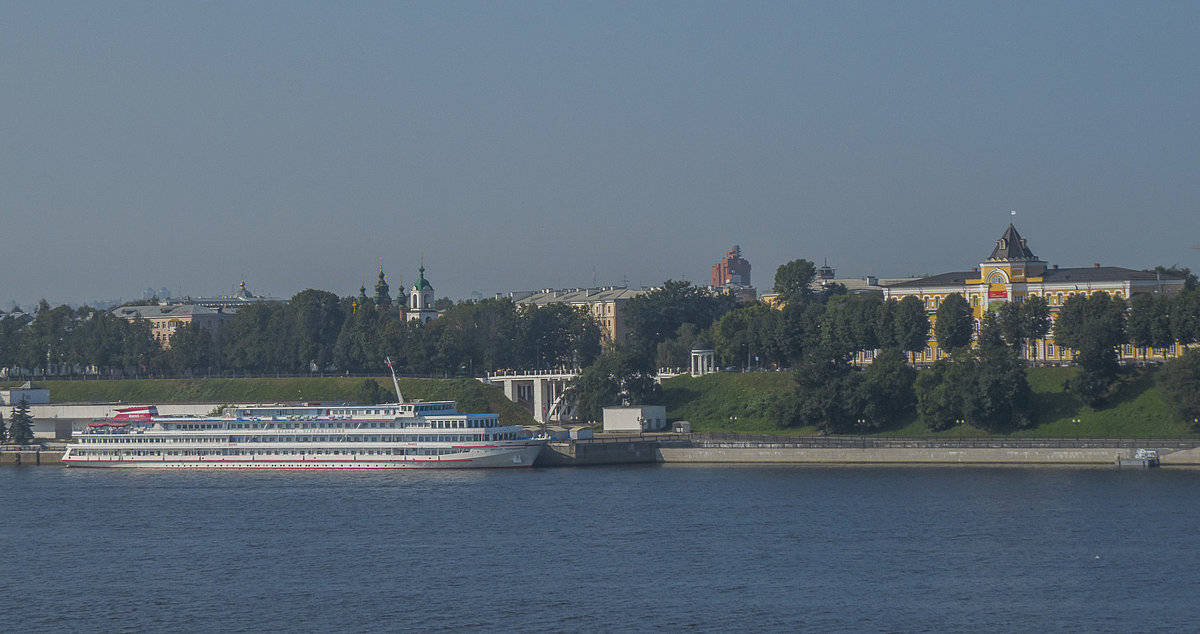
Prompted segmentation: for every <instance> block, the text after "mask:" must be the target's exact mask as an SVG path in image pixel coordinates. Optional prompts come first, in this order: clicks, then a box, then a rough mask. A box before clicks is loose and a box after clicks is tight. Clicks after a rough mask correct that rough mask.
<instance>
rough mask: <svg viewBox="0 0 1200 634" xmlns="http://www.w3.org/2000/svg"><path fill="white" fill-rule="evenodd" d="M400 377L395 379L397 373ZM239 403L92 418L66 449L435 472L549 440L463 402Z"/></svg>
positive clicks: (171, 462)
mask: <svg viewBox="0 0 1200 634" xmlns="http://www.w3.org/2000/svg"><path fill="white" fill-rule="evenodd" d="M393 381H394V377H393ZM396 396H397V398H398V400H399V402H397V403H391V404H385V405H320V404H303V405H285V404H274V405H239V406H234V407H231V408H228V409H227V410H226V411H225V413H224V414H223V415H221V416H215V417H197V416H159V415H158V410H157V408H156V407H154V406H144V407H130V408H124V409H119V410H117V413H116V416H114V417H113V418H112V419H109V420H103V421H96V422H93V423H89V425H88V429H87V430H86V431H85V432H83V433H82V434H80V435H79V437H78V442H76V443H72V444H71V445H70V446H69V447H68V449H67V451H66V453H65V454H64V455H63V458H62V461H63V463H65V464H67V465H70V466H80V467H144V468H146V467H148V468H174V469H205V468H220V469H231V468H232V469H262V468H267V469H430V468H457V469H463V468H486V467H509V468H511V467H531V466H533V462H534V460H535V459H536V458H537V455H538V453H539V452H540V451H541V449H542V446H543V445H545V443H546V441H545V439H543V438H528V437H524V436H526V433H525V429H524V428H523V427H520V426H501V425H500V415H499V414H459V413H458V411H457V404H456V403H454V402H453V401H430V402H422V401H416V402H411V403H409V402H405V401H404V398H403V396H401V394H400V388H399V385H397V386H396Z"/></svg>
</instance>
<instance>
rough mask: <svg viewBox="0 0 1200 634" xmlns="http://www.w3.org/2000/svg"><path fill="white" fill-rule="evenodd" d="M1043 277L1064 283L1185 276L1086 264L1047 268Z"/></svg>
mask: <svg viewBox="0 0 1200 634" xmlns="http://www.w3.org/2000/svg"><path fill="white" fill-rule="evenodd" d="M1042 279H1044V280H1045V282H1046V283H1047V284H1062V283H1066V282H1114V281H1121V282H1126V281H1129V282H1135V281H1141V282H1153V281H1155V280H1162V281H1164V282H1170V281H1182V280H1183V278H1180V277H1175V276H1174V275H1167V274H1165V273H1164V274H1163V275H1161V276H1160V275H1159V274H1157V273H1155V272H1154V271H1135V270H1134V269H1127V268H1124V267H1120V266H1084V267H1079V268H1071V269H1046V272H1045V273H1043V274H1042Z"/></svg>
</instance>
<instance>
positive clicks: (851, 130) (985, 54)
mask: <svg viewBox="0 0 1200 634" xmlns="http://www.w3.org/2000/svg"><path fill="white" fill-rule="evenodd" d="M1197 23H1200V5H1197V4H1195V3H1169V2H1165V3H1152V4H1144V5H1136V6H1135V5H1131V4H1129V3H1117V2H1051V3H1020V2H1018V3H957V4H956V3H941V2H910V3H887V2H839V3H815V2H749V3H736V4H730V3H718V2H691V1H689V2H682V1H664V2H657V3H638V2H608V3H595V4H583V3H534V2H519V3H504V4H497V3H487V2H447V3H424V4H421V3H416V4H410V3H390V2H364V3H358V4H355V5H353V6H350V7H344V6H340V5H333V4H315V5H297V4H295V3H284V2H263V3H232V2H228V3H220V2H218V3H188V2H184V3H170V4H164V5H155V4H151V5H141V4H139V5H132V4H123V3H120V2H118V3H104V4H95V3H86V2H72V1H67V2H62V3H32V4H28V5H22V6H21V7H20V8H19V9H16V8H14V9H12V10H10V11H8V12H6V16H5V20H4V23H3V24H0V60H3V62H2V63H0V81H3V83H4V85H6V86H9V87H10V90H8V91H6V98H5V99H4V100H2V101H0V138H3V139H4V142H5V149H6V151H5V152H4V153H3V154H2V155H0V218H2V219H3V223H0V239H3V243H2V244H3V250H2V251H0V253H3V256H4V259H5V261H6V263H7V265H6V268H7V271H8V275H6V276H5V278H4V282H3V283H2V284H0V302H3V306H4V307H6V308H7V307H8V306H9V305H10V303H11V302H14V301H15V302H17V303H18V304H20V305H22V306H25V307H28V306H32V305H35V304H36V302H38V301H39V300H40V299H42V298H45V299H46V300H47V301H49V302H50V303H52V304H60V303H73V304H78V303H91V302H95V301H98V300H104V299H115V298H122V299H125V300H130V299H136V298H138V297H140V295H141V291H142V289H145V288H147V287H151V288H162V287H165V288H168V289H171V290H172V292H173V293H175V294H185V295H193V296H195V295H213V294H221V293H222V292H225V290H224V289H228V288H230V287H231V286H236V284H237V283H238V282H240V281H242V280H245V281H246V283H247V285H248V286H249V287H250V288H251V290H252V291H254V292H255V293H263V294H271V295H275V296H280V297H290V296H292V295H293V294H295V293H296V292H299V291H301V290H304V289H305V288H319V289H323V290H328V291H331V292H334V293H337V294H339V295H349V294H354V293H356V292H357V289H358V286H359V284H360V283H362V282H363V281H365V282H366V283H367V286H368V287H371V286H372V285H373V280H374V276H375V274H376V273H377V272H378V266H379V258H380V257H382V258H383V262H384V267H385V269H386V271H387V273H388V274H389V278H390V280H391V284H392V286H393V288H395V287H396V286H398V285H399V283H400V281H401V279H400V276H401V275H403V284H404V286H406V287H408V286H411V284H412V282H413V280H414V279H415V277H416V273H417V267H418V266H419V264H420V262H421V258H422V253H423V254H424V256H423V257H424V263H425V266H426V268H427V272H428V276H429V279H430V281H431V282H432V284H433V286H434V288H435V289H436V291H437V295H438V296H439V297H443V296H444V297H449V298H452V299H465V298H470V297H472V296H475V294H478V295H479V296H484V297H488V296H492V295H494V294H495V293H503V292H508V291H515V290H533V289H540V288H564V287H584V286H591V285H593V281H594V284H595V285H602V286H603V285H621V284H622V283H624V282H625V281H627V282H628V285H629V286H630V287H634V288H637V287H642V286H652V285H657V284H660V283H661V282H662V281H664V280H666V279H687V280H689V281H691V282H693V283H697V284H705V283H707V281H708V280H709V278H710V269H711V267H712V265H713V263H714V262H716V261H717V260H718V259H719V258H720V257H721V255H722V254H723V253H724V252H725V251H726V250H728V249H729V248H730V247H731V246H732V245H735V244H736V245H740V246H741V248H742V251H743V253H744V257H745V258H746V259H747V260H749V261H750V262H751V263H752V264H753V266H754V270H755V282H756V284H755V285H756V286H757V287H759V288H763V289H765V288H769V287H770V282H771V280H772V278H773V275H774V271H775V268H776V267H778V266H779V265H780V264H783V263H785V262H787V261H789V260H792V259H795V258H807V259H809V260H812V261H814V262H817V263H818V264H819V263H822V262H824V261H825V260H826V258H828V261H829V264H830V265H831V266H833V267H835V268H836V269H838V275H839V276H840V277H861V276H865V275H877V276H880V277H891V276H896V277H905V276H911V275H920V274H926V273H936V272H939V271H946V270H961V269H963V268H969V267H970V266H973V265H975V264H977V263H978V261H979V260H980V259H981V258H982V257H984V256H986V255H987V253H988V251H989V250H990V248H991V244H992V241H993V240H994V239H995V237H996V236H998V235H999V234H1000V233H1001V232H1002V231H1003V229H1004V227H1005V226H1007V224H1008V222H1010V221H1014V222H1015V223H1016V225H1017V227H1018V228H1019V229H1020V231H1021V233H1022V235H1024V236H1025V237H1026V238H1027V239H1028V240H1029V244H1030V246H1031V247H1032V248H1033V250H1034V251H1035V252H1036V253H1037V254H1038V255H1039V256H1041V257H1043V258H1044V259H1046V260H1047V261H1049V262H1053V263H1058V264H1061V265H1063V266H1088V265H1090V264H1092V263H1094V262H1100V263H1102V264H1106V265H1108V264H1111V265H1116V266H1125V267H1130V268H1139V269H1140V268H1152V267H1154V266H1156V265H1165V266H1170V265H1176V264H1177V265H1180V266H1187V267H1190V268H1193V269H1200V250H1192V249H1191V247H1192V245H1195V244H1200V226H1198V223H1197V221H1196V218H1197V216H1198V214H1197V208H1198V207H1200V179H1197V178H1196V174H1197V173H1200V125H1197V124H1198V120H1197V114H1196V108H1195V104H1197V103H1200V76H1198V74H1197V73H1195V72H1194V69H1193V68H1192V66H1193V60H1195V59H1197V58H1200V38H1197V37H1196V29H1195V25H1196V24H1197ZM1014 209H1015V210H1016V211H1017V215H1016V217H1015V218H1014V217H1012V216H1011V215H1010V210H1014Z"/></svg>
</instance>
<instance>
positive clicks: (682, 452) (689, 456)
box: [537, 434, 1200, 466]
mask: <svg viewBox="0 0 1200 634" xmlns="http://www.w3.org/2000/svg"><path fill="white" fill-rule="evenodd" d="M1197 445H1200V441H1194V440H1193V441H1186V440H1181V441H1176V440H1170V441H1166V440H1153V439H1143V440H1120V439H1086V440H1085V439H1078V440H1072V439H1001V440H991V439H975V440H969V439H968V440H942V439H889V438H869V437H868V438H853V437H820V438H797V439H785V438H779V439H771V438H764V439H754V440H749V439H740V440H722V439H713V438H711V437H708V435H702V434H695V435H691V436H689V435H678V434H676V435H662V436H659V437H650V436H644V437H643V436H630V437H626V438H620V437H616V438H597V439H595V440H583V441H556V442H551V443H550V444H549V445H547V447H546V449H545V450H543V451H542V454H541V456H539V457H538V462H537V464H538V466H585V465H598V464H630V463H647V464H648V463H710V464H720V463H741V464H753V463H791V464H930V465H934V464H976V465H1003V464H1010V465H1112V464H1114V463H1116V461H1117V460H1118V459H1122V458H1123V459H1129V458H1133V456H1134V453H1135V452H1136V450H1137V449H1139V448H1141V449H1154V450H1156V451H1157V452H1158V455H1159V456H1160V461H1161V463H1162V464H1163V465H1198V466H1200V446H1197Z"/></svg>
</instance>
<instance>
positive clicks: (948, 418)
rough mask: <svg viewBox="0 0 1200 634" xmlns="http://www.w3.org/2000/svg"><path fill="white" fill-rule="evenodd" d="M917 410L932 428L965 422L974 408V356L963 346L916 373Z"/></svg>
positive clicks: (944, 427) (935, 429)
mask: <svg viewBox="0 0 1200 634" xmlns="http://www.w3.org/2000/svg"><path fill="white" fill-rule="evenodd" d="M915 388H916V389H915V391H916V398H917V413H918V414H919V415H920V417H921V420H922V421H924V422H925V424H926V425H927V426H928V427H929V429H930V430H932V431H943V430H946V429H950V428H951V427H954V426H955V425H957V424H958V423H959V422H960V421H963V422H965V421H966V419H967V412H968V411H972V410H973V409H974V405H973V403H972V401H973V400H974V398H975V357H974V355H973V354H972V353H971V352H970V351H969V350H967V349H965V348H963V349H960V350H956V351H955V352H953V353H951V354H950V356H948V357H945V358H943V359H938V360H937V362H935V363H934V364H933V365H932V366H930V367H929V369H927V370H924V371H922V372H921V373H919V374H918V375H917V379H916V382H915Z"/></svg>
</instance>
